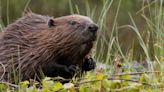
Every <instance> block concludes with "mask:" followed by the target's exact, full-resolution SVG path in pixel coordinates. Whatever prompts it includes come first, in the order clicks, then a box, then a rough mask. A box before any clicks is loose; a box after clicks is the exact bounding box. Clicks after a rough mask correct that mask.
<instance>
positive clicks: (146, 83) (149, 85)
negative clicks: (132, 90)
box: [108, 78, 152, 86]
mask: <svg viewBox="0 0 164 92" xmlns="http://www.w3.org/2000/svg"><path fill="white" fill-rule="evenodd" d="M108 80H123V81H130V82H136V83H141V84H143V85H149V86H152V85H151V84H149V83H145V82H139V81H136V80H131V79H124V78H108Z"/></svg>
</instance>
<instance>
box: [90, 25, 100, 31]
mask: <svg viewBox="0 0 164 92" xmlns="http://www.w3.org/2000/svg"><path fill="white" fill-rule="evenodd" d="M88 30H89V31H91V32H96V31H97V30H98V26H97V25H96V24H90V25H89V26H88Z"/></svg>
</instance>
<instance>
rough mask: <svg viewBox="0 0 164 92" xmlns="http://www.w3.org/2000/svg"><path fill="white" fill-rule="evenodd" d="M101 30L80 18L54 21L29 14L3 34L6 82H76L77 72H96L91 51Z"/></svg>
mask: <svg viewBox="0 0 164 92" xmlns="http://www.w3.org/2000/svg"><path fill="white" fill-rule="evenodd" d="M97 30H98V26H97V25H96V23H94V22H93V21H92V20H91V19H90V18H89V17H87V16H82V15H78V14H73V15H67V16H62V17H58V18H53V17H50V16H45V15H39V14H35V13H28V14H26V15H25V16H23V17H22V18H20V19H18V20H17V21H15V22H14V23H11V24H9V25H8V26H7V27H6V28H4V30H3V32H1V34H0V63H2V64H3V65H4V66H5V67H3V69H2V67H0V68H1V69H0V74H1V77H3V78H2V79H5V80H8V81H9V80H11V81H13V78H14V80H15V74H17V77H19V80H20V79H21V80H29V79H42V77H41V75H42V74H43V75H45V76H48V77H57V76H60V77H63V78H67V79H69V78H72V77H73V76H74V75H75V73H76V72H77V71H90V70H92V69H94V68H95V66H96V63H95V60H94V59H93V58H92V57H90V51H91V49H92V48H93V44H94V42H95V41H96V36H97ZM4 68H5V70H4Z"/></svg>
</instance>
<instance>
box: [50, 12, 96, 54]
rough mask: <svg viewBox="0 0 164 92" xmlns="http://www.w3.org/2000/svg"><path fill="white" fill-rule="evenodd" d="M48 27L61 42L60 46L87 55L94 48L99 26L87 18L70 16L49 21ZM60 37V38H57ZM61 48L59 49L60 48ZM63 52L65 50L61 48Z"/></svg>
mask: <svg viewBox="0 0 164 92" xmlns="http://www.w3.org/2000/svg"><path fill="white" fill-rule="evenodd" d="M48 26H49V28H50V30H51V31H53V32H52V34H53V33H55V34H54V37H56V38H55V39H54V40H56V39H58V41H60V42H59V43H58V44H59V45H60V44H61V45H60V46H63V45H65V49H67V50H69V47H70V49H71V50H72V51H76V50H77V49H78V50H77V53H78V54H83V55H85V54H87V53H89V51H90V50H91V48H92V46H93V42H94V41H95V40H96V37H97V30H98V26H97V25H96V24H95V23H94V22H93V21H92V20H91V19H90V18H89V17H86V16H81V15H69V16H63V17H59V18H55V19H53V18H52V19H49V20H48ZM57 36H58V37H57ZM60 46H59V47H60ZM61 49H62V50H65V49H63V48H61ZM62 50H61V51H62Z"/></svg>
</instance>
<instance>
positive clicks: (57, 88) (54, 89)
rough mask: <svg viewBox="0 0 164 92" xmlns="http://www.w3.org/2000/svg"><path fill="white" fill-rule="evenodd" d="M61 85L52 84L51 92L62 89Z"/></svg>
mask: <svg viewBox="0 0 164 92" xmlns="http://www.w3.org/2000/svg"><path fill="white" fill-rule="evenodd" d="M62 88H63V85H62V83H60V82H56V83H54V87H53V91H58V90H59V89H62Z"/></svg>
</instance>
